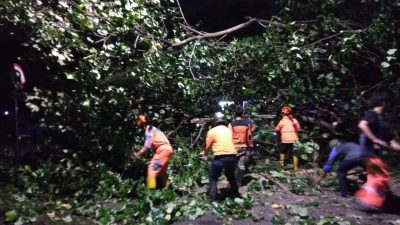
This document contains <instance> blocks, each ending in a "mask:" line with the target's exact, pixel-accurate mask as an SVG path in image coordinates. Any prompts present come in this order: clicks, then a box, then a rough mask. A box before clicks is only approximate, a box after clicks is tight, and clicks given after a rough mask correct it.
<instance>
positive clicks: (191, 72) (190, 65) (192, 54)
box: [189, 42, 198, 80]
mask: <svg viewBox="0 0 400 225" xmlns="http://www.w3.org/2000/svg"><path fill="white" fill-rule="evenodd" d="M196 44H197V42H196V43H194V45H193V49H192V52H191V53H190V57H189V71H190V74H192V77H193V79H195V80H198V79H197V78H196V77H195V75H194V74H193V70H192V58H193V56H194V50H195V49H196Z"/></svg>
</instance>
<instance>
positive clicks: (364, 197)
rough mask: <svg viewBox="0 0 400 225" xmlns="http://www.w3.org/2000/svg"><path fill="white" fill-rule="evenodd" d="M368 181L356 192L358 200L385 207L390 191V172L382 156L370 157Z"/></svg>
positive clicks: (367, 159)
mask: <svg viewBox="0 0 400 225" xmlns="http://www.w3.org/2000/svg"><path fill="white" fill-rule="evenodd" d="M365 160H366V166H367V182H366V183H365V184H364V185H363V186H361V188H360V189H359V190H358V191H357V192H356V193H355V196H356V197H357V199H358V201H360V202H362V203H363V204H366V205H369V206H373V207H376V208H378V209H380V208H382V207H383V204H384V203H385V199H386V196H387V193H388V192H389V172H388V171H387V169H386V165H385V163H384V162H383V161H382V159H381V158H379V157H377V156H375V157H368V158H366V159H365Z"/></svg>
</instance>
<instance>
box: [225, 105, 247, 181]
mask: <svg viewBox="0 0 400 225" xmlns="http://www.w3.org/2000/svg"><path fill="white" fill-rule="evenodd" d="M243 113H244V110H243V108H242V107H237V108H236V109H235V120H234V121H232V122H231V123H230V124H229V125H228V127H229V129H231V131H232V135H233V144H234V145H235V148H236V151H237V157H238V170H237V171H236V181H237V183H238V186H242V184H243V182H242V180H243V175H244V173H245V171H246V167H247V164H248V162H249V159H250V156H251V154H252V153H253V134H252V127H253V123H252V122H251V120H249V119H246V118H243Z"/></svg>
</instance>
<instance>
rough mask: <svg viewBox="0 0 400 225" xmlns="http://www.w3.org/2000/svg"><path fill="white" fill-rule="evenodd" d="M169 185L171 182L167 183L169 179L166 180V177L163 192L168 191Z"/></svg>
mask: <svg viewBox="0 0 400 225" xmlns="http://www.w3.org/2000/svg"><path fill="white" fill-rule="evenodd" d="M170 185H171V182H170V181H169V179H168V177H167V180H166V181H165V186H164V189H165V190H168V189H169V187H170Z"/></svg>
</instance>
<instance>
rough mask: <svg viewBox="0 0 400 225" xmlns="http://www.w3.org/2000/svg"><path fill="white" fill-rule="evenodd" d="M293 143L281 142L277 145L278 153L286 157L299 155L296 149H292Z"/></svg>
mask: <svg viewBox="0 0 400 225" xmlns="http://www.w3.org/2000/svg"><path fill="white" fill-rule="evenodd" d="M293 145H294V144H293V143H281V144H280V145H279V154H284V155H286V156H288V157H290V156H297V157H298V156H299V155H298V151H295V150H294V149H293Z"/></svg>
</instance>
